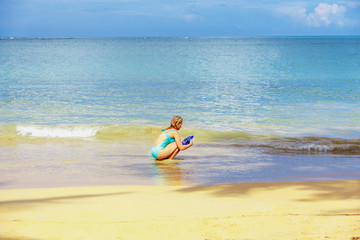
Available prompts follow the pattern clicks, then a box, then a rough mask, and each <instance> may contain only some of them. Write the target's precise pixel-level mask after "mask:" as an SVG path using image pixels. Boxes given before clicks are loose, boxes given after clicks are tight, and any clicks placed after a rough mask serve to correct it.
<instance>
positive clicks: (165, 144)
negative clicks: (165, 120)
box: [151, 116, 193, 160]
mask: <svg viewBox="0 0 360 240" xmlns="http://www.w3.org/2000/svg"><path fill="white" fill-rule="evenodd" d="M182 123H183V119H182V117H180V116H174V117H173V119H172V120H171V123H170V126H169V127H168V128H165V129H162V130H161V131H162V132H161V133H160V135H159V136H158V137H157V139H156V140H155V143H154V146H153V147H152V148H151V155H152V156H153V157H154V158H155V159H157V160H163V159H173V158H174V157H175V156H176V155H177V154H178V153H179V152H180V151H183V150H185V149H188V148H189V147H191V146H192V145H193V141H192V140H191V141H190V143H189V144H188V145H183V144H182V142H181V138H180V135H179V133H178V130H180V128H181V126H182Z"/></svg>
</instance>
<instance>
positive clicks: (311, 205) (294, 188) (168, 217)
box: [0, 180, 360, 240]
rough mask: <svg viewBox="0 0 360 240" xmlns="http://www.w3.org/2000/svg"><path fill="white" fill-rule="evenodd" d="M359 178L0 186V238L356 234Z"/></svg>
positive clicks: (324, 236) (359, 217)
mask: <svg viewBox="0 0 360 240" xmlns="http://www.w3.org/2000/svg"><path fill="white" fill-rule="evenodd" d="M359 200H360V180H336V181H307V182H253V183H232V184H222V185H210V186H140V185H134V186H129V185H128V186H125V185H124V186H90V187H59V188H33V189H31V188H26V189H0V238H1V239H24V240H30V239H31V240H34V239H352V238H357V237H360V227H359V226H360V203H359V202H360V201H359Z"/></svg>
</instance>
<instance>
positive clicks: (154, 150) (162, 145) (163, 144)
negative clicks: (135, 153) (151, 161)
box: [151, 129, 176, 159]
mask: <svg viewBox="0 0 360 240" xmlns="http://www.w3.org/2000/svg"><path fill="white" fill-rule="evenodd" d="M161 131H164V132H165V134H166V139H165V140H164V141H163V142H161V143H159V145H157V146H156V147H152V148H151V155H152V156H153V157H154V158H155V159H158V157H157V156H158V154H159V152H160V151H161V150H163V149H164V148H166V146H167V145H168V144H169V143H172V142H174V141H175V139H174V138H171V137H170V136H169V134H168V132H171V131H176V130H174V129H172V130H168V131H165V129H162V130H161Z"/></svg>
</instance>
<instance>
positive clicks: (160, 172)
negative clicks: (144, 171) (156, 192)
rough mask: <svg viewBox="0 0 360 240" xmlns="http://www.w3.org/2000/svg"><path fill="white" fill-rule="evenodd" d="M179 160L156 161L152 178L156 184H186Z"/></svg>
mask: <svg viewBox="0 0 360 240" xmlns="http://www.w3.org/2000/svg"><path fill="white" fill-rule="evenodd" d="M179 162H180V161H179V160H164V161H155V162H154V163H153V167H152V178H153V182H154V183H155V184H156V185H168V186H181V185H185V180H184V178H183V172H182V169H181V167H180V166H179Z"/></svg>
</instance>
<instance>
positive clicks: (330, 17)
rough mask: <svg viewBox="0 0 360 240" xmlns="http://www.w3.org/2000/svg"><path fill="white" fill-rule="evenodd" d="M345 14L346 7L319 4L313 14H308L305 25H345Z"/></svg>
mask: <svg viewBox="0 0 360 240" xmlns="http://www.w3.org/2000/svg"><path fill="white" fill-rule="evenodd" d="M345 12H346V7H345V6H342V5H337V4H332V5H329V4H327V3H320V4H319V5H318V6H317V7H316V8H315V9H314V12H313V13H310V14H309V15H308V16H307V17H306V20H307V24H308V25H309V26H315V27H320V26H323V25H325V26H329V25H330V24H335V25H339V26H343V25H345V24H346V22H347V21H346V20H345V17H344V13H345Z"/></svg>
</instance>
